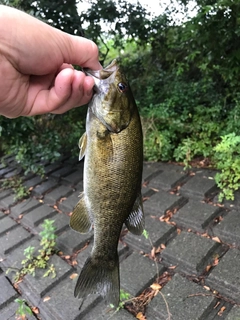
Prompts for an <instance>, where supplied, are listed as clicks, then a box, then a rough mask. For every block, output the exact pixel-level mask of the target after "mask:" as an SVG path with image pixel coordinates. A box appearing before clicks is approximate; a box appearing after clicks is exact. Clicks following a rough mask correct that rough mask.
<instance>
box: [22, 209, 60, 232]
mask: <svg viewBox="0 0 240 320" xmlns="http://www.w3.org/2000/svg"><path fill="white" fill-rule="evenodd" d="M56 214H57V211H55V210H54V209H53V208H51V207H49V206H47V205H45V204H43V205H41V206H39V207H37V208H35V209H33V210H32V211H30V212H28V213H26V214H24V215H23V218H22V219H21V223H22V224H23V225H25V226H28V227H30V228H34V227H36V226H38V225H39V224H40V223H41V222H43V220H44V219H50V218H52V217H53V216H55V215H56Z"/></svg>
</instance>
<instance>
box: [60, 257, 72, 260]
mask: <svg viewBox="0 0 240 320" xmlns="http://www.w3.org/2000/svg"><path fill="white" fill-rule="evenodd" d="M62 258H63V259H66V260H68V259H70V258H71V256H62Z"/></svg>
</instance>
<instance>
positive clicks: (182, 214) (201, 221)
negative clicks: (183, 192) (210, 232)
mask: <svg viewBox="0 0 240 320" xmlns="http://www.w3.org/2000/svg"><path fill="white" fill-rule="evenodd" d="M221 211H222V208H219V207H214V206H212V205H209V204H207V203H204V202H202V201H199V200H192V199H189V201H188V203H187V204H185V205H184V206H183V207H182V208H180V209H179V210H178V211H177V213H176V214H174V215H173V217H172V219H171V220H173V221H174V222H176V223H177V225H178V226H180V227H182V228H186V229H192V230H194V231H197V232H205V230H206V229H207V227H208V226H209V224H210V223H211V222H212V221H213V220H214V219H215V218H216V217H217V216H219V215H220V212H221Z"/></svg>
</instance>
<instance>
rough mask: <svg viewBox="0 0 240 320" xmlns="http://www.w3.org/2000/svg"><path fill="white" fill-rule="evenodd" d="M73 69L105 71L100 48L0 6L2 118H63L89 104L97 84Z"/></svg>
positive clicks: (0, 91)
mask: <svg viewBox="0 0 240 320" xmlns="http://www.w3.org/2000/svg"><path fill="white" fill-rule="evenodd" d="M72 64H75V65H79V66H81V67H87V68H90V69H93V70H99V69H101V68H102V67H101V65H100V63H99V61H98V48H97V46H96V44H95V43H94V42H92V41H90V40H87V39H85V38H82V37H77V36H72V35H69V34H67V33H64V32H62V31H60V30H58V29H55V28H53V27H51V26H49V25H47V24H46V23H44V22H42V21H40V20H38V19H36V18H34V17H32V16H30V15H28V14H26V13H24V12H22V11H19V10H16V9H13V8H11V7H7V6H3V5H0V114H1V115H4V116H6V117H8V118H15V117H18V116H33V115H37V114H43V113H56V114H60V113H64V112H66V111H68V110H69V109H71V108H74V107H77V106H80V105H83V104H86V103H88V102H89V100H90V99H91V97H92V88H93V85H94V80H93V79H92V78H91V77H88V76H86V75H85V74H84V73H83V72H81V71H77V70H74V68H73V67H72Z"/></svg>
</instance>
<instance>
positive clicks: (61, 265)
mask: <svg viewBox="0 0 240 320" xmlns="http://www.w3.org/2000/svg"><path fill="white" fill-rule="evenodd" d="M51 264H53V265H54V268H55V270H56V277H54V278H53V277H52V276H51V275H49V276H48V277H43V276H44V273H45V272H46V269H36V272H35V276H34V277H33V276H32V275H29V274H28V275H26V276H25V277H24V279H23V281H22V282H21V283H20V284H19V288H20V290H22V291H27V290H30V291H32V294H33V295H35V298H36V300H37V299H39V298H42V297H43V296H44V295H46V294H47V293H48V292H49V291H50V290H51V289H52V288H53V287H54V286H56V285H57V284H58V283H59V282H61V281H62V280H63V279H64V278H66V277H67V276H69V275H70V274H72V273H73V272H74V269H73V268H72V267H71V266H70V265H69V264H68V263H67V262H66V261H64V260H63V259H61V258H60V257H59V256H57V255H54V256H52V257H51V258H50V260H49V262H48V265H51Z"/></svg>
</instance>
